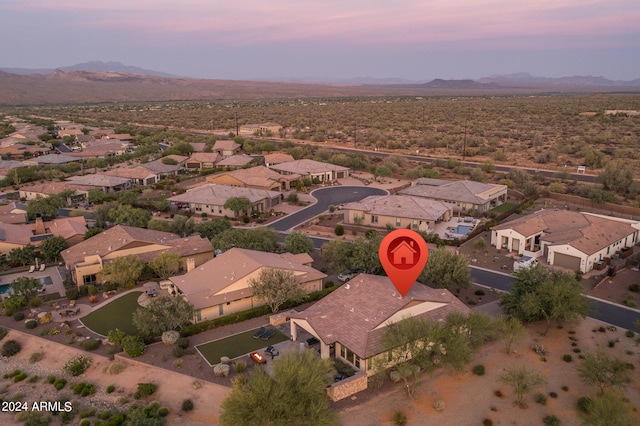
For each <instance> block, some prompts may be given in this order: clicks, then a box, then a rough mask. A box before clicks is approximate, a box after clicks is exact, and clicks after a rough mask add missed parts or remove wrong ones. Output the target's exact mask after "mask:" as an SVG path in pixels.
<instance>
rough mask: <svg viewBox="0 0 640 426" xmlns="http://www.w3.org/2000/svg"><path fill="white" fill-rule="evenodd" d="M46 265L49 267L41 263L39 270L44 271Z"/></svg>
mask: <svg viewBox="0 0 640 426" xmlns="http://www.w3.org/2000/svg"><path fill="white" fill-rule="evenodd" d="M46 267H47V265H45V264H44V263H41V264H40V269H38V271H40V272H42V271H44V268H46Z"/></svg>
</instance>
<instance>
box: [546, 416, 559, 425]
mask: <svg viewBox="0 0 640 426" xmlns="http://www.w3.org/2000/svg"><path fill="white" fill-rule="evenodd" d="M542 422H543V423H544V424H545V425H546V426H558V425H559V424H560V419H559V418H557V417H556V416H545V417H544V419H542Z"/></svg>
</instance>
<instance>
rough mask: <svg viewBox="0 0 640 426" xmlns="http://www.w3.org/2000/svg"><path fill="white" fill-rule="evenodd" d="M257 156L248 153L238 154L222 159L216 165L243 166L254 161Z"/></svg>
mask: <svg viewBox="0 0 640 426" xmlns="http://www.w3.org/2000/svg"><path fill="white" fill-rule="evenodd" d="M254 159H255V158H254V157H251V156H249V155H247V154H236V155H232V156H231V157H227V158H225V159H224V160H220V161H219V162H218V164H216V166H231V167H242V166H246V165H247V164H249V163H250V162H252V161H253V160H254Z"/></svg>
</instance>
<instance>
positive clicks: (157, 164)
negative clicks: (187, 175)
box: [140, 155, 189, 179]
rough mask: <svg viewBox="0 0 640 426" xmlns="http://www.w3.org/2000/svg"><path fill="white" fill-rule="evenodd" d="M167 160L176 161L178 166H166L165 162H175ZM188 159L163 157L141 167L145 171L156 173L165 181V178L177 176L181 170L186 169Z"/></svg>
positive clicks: (173, 156) (180, 156)
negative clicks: (185, 164)
mask: <svg viewBox="0 0 640 426" xmlns="http://www.w3.org/2000/svg"><path fill="white" fill-rule="evenodd" d="M166 158H168V159H170V160H173V161H175V163H176V164H166V163H165V161H169V162H173V161H170V160H165V159H166ZM188 158H189V157H185V156H182V155H167V156H166V157H162V158H160V159H158V160H154V161H149V162H148V163H144V164H141V165H140V167H144V168H145V169H148V170H150V171H151V172H154V173H156V174H157V175H158V177H159V178H160V179H163V178H165V177H170V176H176V175H177V174H178V172H179V171H180V170H182V169H184V163H185V161H187V159H188Z"/></svg>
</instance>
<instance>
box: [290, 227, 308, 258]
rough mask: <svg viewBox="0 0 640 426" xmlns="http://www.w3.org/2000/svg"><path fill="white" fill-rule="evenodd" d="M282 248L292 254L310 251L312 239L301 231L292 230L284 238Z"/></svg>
mask: <svg viewBox="0 0 640 426" xmlns="http://www.w3.org/2000/svg"><path fill="white" fill-rule="evenodd" d="M284 248H285V250H286V251H288V252H289V253H292V254H299V253H312V252H313V241H311V238H309V236H308V235H307V234H305V233H303V232H299V231H293V232H292V233H290V234H289V235H287V236H286V237H285V239H284Z"/></svg>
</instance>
